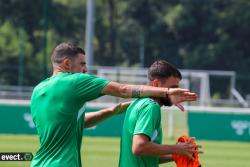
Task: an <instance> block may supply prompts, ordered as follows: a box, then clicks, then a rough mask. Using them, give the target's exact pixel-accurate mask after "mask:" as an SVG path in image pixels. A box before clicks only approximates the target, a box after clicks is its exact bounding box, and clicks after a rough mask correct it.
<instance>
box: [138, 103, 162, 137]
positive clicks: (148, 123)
mask: <svg viewBox="0 0 250 167" xmlns="http://www.w3.org/2000/svg"><path fill="white" fill-rule="evenodd" d="M160 114H161V113H160V107H159V105H157V104H149V105H147V106H146V107H144V108H143V109H142V110H140V112H139V113H138V118H137V122H136V125H135V129H134V135H136V134H144V135H147V136H148V137H149V139H151V137H152V135H153V133H154V131H155V130H156V129H158V126H159V124H160V119H161V118H160V117H161V116H160Z"/></svg>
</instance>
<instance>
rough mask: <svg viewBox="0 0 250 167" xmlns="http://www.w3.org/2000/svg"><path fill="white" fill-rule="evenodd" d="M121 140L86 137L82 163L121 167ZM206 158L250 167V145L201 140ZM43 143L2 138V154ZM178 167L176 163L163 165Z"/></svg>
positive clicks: (18, 165) (0, 166) (4, 166)
mask: <svg viewBox="0 0 250 167" xmlns="http://www.w3.org/2000/svg"><path fill="white" fill-rule="evenodd" d="M119 143H120V139H119V138H101V137H84V139H83V147H82V149H81V152H82V160H83V166H84V167H97V166H100V165H101V166H102V167H116V166H118V159H119V149H120V145H119ZM164 143H165V144H172V143H175V140H169V139H164ZM197 143H199V144H201V145H202V146H203V151H204V152H205V153H204V154H203V155H200V161H201V163H202V166H204V167H217V166H218V167H249V164H250V151H249V150H250V143H248V142H221V141H202V140H201V141H200V140H198V141H197ZM38 146H39V141H38V138H37V136H35V135H2V134H1V135H0V152H32V153H33V155H34V154H35V152H36V150H37V148H38ZM29 165H30V162H22V161H19V162H3V161H0V167H25V166H29ZM160 166H161V167H174V166H175V165H174V164H173V163H169V164H164V165H160Z"/></svg>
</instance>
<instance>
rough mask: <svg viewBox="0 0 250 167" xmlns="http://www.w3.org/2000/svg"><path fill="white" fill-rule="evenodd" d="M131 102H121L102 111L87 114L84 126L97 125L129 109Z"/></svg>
mask: <svg viewBox="0 0 250 167" xmlns="http://www.w3.org/2000/svg"><path fill="white" fill-rule="evenodd" d="M130 103H131V102H125V103H119V104H117V105H115V106H113V107H109V108H105V109H102V110H100V111H96V112H90V113H86V114H85V119H84V128H89V127H92V126H95V125H97V124H99V123H101V122H102V121H104V120H106V119H108V118H109V117H111V116H113V115H117V114H121V113H123V112H124V111H126V110H127V108H128V106H129V105H130Z"/></svg>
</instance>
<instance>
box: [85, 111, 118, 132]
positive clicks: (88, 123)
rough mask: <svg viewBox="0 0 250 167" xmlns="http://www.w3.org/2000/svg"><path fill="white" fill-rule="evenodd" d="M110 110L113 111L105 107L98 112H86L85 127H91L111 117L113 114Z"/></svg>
mask: <svg viewBox="0 0 250 167" xmlns="http://www.w3.org/2000/svg"><path fill="white" fill-rule="evenodd" d="M110 111H111V109H110V108H107V109H103V110H100V111H97V112H90V113H86V114H85V119H84V121H85V123H84V127H85V128H89V127H92V126H95V125H97V124H98V123H100V122H102V121H104V120H106V119H107V118H109V117H111V116H112V115H113V114H112V112H110Z"/></svg>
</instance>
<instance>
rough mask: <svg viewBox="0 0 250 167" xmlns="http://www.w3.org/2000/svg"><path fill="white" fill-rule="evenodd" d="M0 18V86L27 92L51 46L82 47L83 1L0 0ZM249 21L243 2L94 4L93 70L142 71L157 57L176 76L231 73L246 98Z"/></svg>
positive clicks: (121, 0)
mask: <svg viewBox="0 0 250 167" xmlns="http://www.w3.org/2000/svg"><path fill="white" fill-rule="evenodd" d="M0 13H1V14H0V63H1V67H0V74H1V78H0V84H5V85H18V84H21V85H34V84H36V83H38V82H39V81H40V80H41V79H43V78H45V77H46V76H47V75H49V72H48V73H47V74H45V75H43V74H44V72H45V71H44V64H46V67H47V68H48V70H49V69H50V67H51V65H50V63H49V59H50V54H51V52H52V50H53V48H54V47H55V46H56V45H57V44H58V43H60V42H62V41H70V42H74V43H77V44H78V45H80V46H82V47H84V45H85V21H86V1H82V0H36V1H26V0H18V1H9V0H1V1H0ZM249 20H250V1H248V0H204V1H199V0H157V1H155V0H100V1H95V36H94V39H93V44H94V63H95V65H104V66H144V67H148V66H149V65H150V64H151V63H152V62H153V61H154V60H156V59H159V58H163V59H166V60H168V61H169V62H171V63H172V64H174V65H176V66H177V67H178V68H181V69H202V70H233V71H236V72H237V76H238V78H237V79H238V82H237V83H238V85H237V88H238V89H239V90H240V91H241V93H243V94H246V93H248V94H249V93H250V88H247V87H248V86H247V85H248V82H249V81H250V79H249V77H250V75H249V72H250V47H249V46H250V31H249V27H250V21H249ZM44 55H47V57H46V59H47V61H46V62H44ZM110 60H112V61H110ZM22 62H23V63H22ZM20 64H23V66H22V67H23V68H20ZM21 69H23V70H22V71H21V72H20V70H21ZM20 75H23V76H24V77H22V76H20ZM20 77H22V78H21V79H20ZM20 80H21V81H20Z"/></svg>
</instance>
